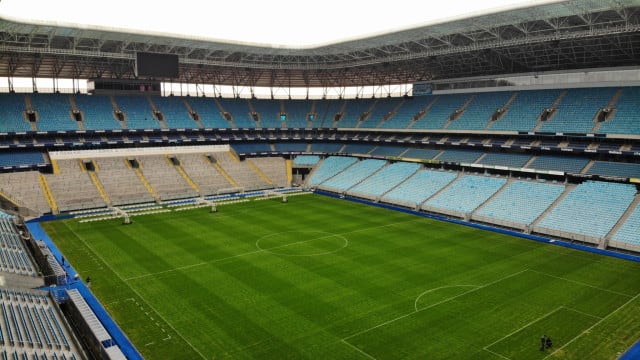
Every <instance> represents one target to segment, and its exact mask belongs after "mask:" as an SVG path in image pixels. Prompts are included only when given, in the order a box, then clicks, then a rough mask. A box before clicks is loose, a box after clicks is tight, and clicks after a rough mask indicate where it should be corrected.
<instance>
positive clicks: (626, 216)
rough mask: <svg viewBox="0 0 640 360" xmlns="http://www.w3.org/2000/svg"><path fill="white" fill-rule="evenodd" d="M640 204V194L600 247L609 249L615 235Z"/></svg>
mask: <svg viewBox="0 0 640 360" xmlns="http://www.w3.org/2000/svg"><path fill="white" fill-rule="evenodd" d="M638 204H640V194H636V197H635V198H634V199H633V201H632V202H631V204H630V205H629V207H628V208H627V210H626V211H625V212H624V214H622V216H621V217H620V219H618V221H617V222H616V224H615V225H614V226H613V228H611V230H610V231H609V232H608V233H607V235H606V236H605V237H604V240H603V243H601V244H599V246H598V247H600V248H601V249H605V248H606V247H607V245H608V243H609V241H610V240H611V238H612V237H613V235H615V234H616V233H617V232H618V230H620V228H621V227H622V225H624V223H625V222H626V221H627V219H628V218H629V216H631V214H633V212H634V211H635V210H636V208H637V207H638Z"/></svg>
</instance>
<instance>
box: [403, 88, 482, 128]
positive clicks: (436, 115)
mask: <svg viewBox="0 0 640 360" xmlns="http://www.w3.org/2000/svg"><path fill="white" fill-rule="evenodd" d="M433 96H436V95H433ZM430 97H431V95H429V96H427V98H430ZM469 98H470V95H469V94H452V95H439V96H438V98H437V99H436V102H435V103H434V104H433V105H432V106H431V109H429V111H428V112H427V114H426V115H425V116H424V117H423V118H422V119H420V120H418V121H417V122H415V123H414V124H413V126H412V127H411V128H412V129H442V127H444V125H445V124H446V123H447V121H449V117H450V116H451V114H453V112H454V111H456V110H458V109H460V108H462V106H463V105H464V103H465V102H466V101H467V100H469Z"/></svg>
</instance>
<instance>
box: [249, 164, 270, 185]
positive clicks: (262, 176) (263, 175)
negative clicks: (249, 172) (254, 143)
mask: <svg viewBox="0 0 640 360" xmlns="http://www.w3.org/2000/svg"><path fill="white" fill-rule="evenodd" d="M245 162H246V163H247V164H249V167H251V168H252V169H253V171H255V172H256V174H258V176H260V177H261V178H262V180H264V181H265V182H266V183H267V184H269V185H273V181H271V179H269V177H268V176H267V175H266V174H265V173H263V172H262V170H260V169H259V168H258V167H257V166H256V164H254V163H252V162H251V161H250V160H247V161H245Z"/></svg>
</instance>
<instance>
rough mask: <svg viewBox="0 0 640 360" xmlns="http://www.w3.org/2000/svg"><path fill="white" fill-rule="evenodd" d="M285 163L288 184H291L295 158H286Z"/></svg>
mask: <svg viewBox="0 0 640 360" xmlns="http://www.w3.org/2000/svg"><path fill="white" fill-rule="evenodd" d="M284 163H285V164H286V166H287V184H288V185H289V186H291V183H292V182H293V160H285V161H284Z"/></svg>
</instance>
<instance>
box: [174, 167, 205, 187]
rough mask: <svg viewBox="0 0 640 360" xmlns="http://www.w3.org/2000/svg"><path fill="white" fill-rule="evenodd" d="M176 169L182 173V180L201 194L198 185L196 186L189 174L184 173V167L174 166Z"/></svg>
mask: <svg viewBox="0 0 640 360" xmlns="http://www.w3.org/2000/svg"><path fill="white" fill-rule="evenodd" d="M174 167H175V168H176V170H178V172H179V173H180V175H181V176H182V178H183V179H184V181H186V182H187V184H189V186H191V188H192V189H193V190H194V191H195V192H197V193H198V194H200V189H199V188H198V185H196V183H195V182H193V180H192V179H191V177H190V176H189V175H188V174H187V172H186V171H184V169H183V168H182V165H174Z"/></svg>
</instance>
